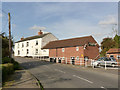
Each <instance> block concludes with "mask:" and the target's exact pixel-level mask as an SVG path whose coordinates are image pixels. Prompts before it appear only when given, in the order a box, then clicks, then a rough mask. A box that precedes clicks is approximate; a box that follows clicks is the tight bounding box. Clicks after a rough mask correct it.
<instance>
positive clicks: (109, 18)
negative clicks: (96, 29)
mask: <svg viewBox="0 0 120 90" xmlns="http://www.w3.org/2000/svg"><path fill="white" fill-rule="evenodd" d="M98 24H99V25H102V26H103V27H105V26H106V25H115V24H117V19H116V17H115V16H114V15H108V16H107V17H105V19H104V20H101V21H99V23H98Z"/></svg>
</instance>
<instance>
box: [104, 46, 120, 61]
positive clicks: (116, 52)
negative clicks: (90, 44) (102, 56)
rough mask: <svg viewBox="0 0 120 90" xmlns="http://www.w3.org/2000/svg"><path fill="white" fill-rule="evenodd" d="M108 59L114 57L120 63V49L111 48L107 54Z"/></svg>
mask: <svg viewBox="0 0 120 90" xmlns="http://www.w3.org/2000/svg"><path fill="white" fill-rule="evenodd" d="M106 55H107V57H114V58H115V59H116V60H117V62H120V48H111V49H109V50H108V51H107V52H106Z"/></svg>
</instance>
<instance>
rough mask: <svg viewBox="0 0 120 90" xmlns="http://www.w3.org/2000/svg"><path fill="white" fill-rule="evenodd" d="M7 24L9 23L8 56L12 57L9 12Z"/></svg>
mask: <svg viewBox="0 0 120 90" xmlns="http://www.w3.org/2000/svg"><path fill="white" fill-rule="evenodd" d="M8 24H9V57H10V58H11V57H12V45H11V23H10V13H8Z"/></svg>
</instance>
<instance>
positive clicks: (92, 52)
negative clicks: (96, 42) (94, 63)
mask: <svg viewBox="0 0 120 90" xmlns="http://www.w3.org/2000/svg"><path fill="white" fill-rule="evenodd" d="M98 55H99V48H98V47H97V46H87V48H86V49H85V50H84V56H88V58H89V59H95V58H96V57H97V56H98Z"/></svg>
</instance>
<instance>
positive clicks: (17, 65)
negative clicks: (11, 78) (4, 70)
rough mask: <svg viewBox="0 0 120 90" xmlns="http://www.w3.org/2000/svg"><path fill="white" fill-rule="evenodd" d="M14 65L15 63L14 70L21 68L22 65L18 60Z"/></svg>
mask: <svg viewBox="0 0 120 90" xmlns="http://www.w3.org/2000/svg"><path fill="white" fill-rule="evenodd" d="M13 65H14V70H18V69H20V65H19V63H18V62H16V61H14V63H13Z"/></svg>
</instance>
